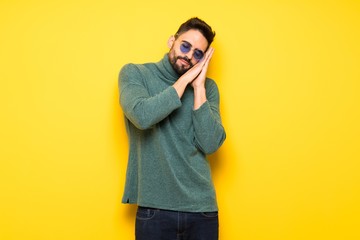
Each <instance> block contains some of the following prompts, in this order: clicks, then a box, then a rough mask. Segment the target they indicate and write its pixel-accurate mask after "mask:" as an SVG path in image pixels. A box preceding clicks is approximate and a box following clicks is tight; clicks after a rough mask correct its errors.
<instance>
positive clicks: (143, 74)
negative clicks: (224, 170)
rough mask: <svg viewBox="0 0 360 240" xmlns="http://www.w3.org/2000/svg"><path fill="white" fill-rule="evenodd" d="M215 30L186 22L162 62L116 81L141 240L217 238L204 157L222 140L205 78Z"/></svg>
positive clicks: (127, 195)
mask: <svg viewBox="0 0 360 240" xmlns="http://www.w3.org/2000/svg"><path fill="white" fill-rule="evenodd" d="M214 36H215V32H213V31H212V29H211V27H210V26H209V25H208V24H207V23H205V22H204V21H202V20H200V19H199V18H191V19H189V20H188V21H186V22H185V23H183V24H182V25H181V26H180V28H179V30H178V31H177V33H176V34H175V35H174V36H171V37H170V38H169V40H168V46H169V48H170V51H169V52H168V53H167V54H165V56H164V57H163V58H162V59H161V60H160V61H159V62H157V63H146V64H127V65H125V66H124V67H123V68H122V69H121V71H120V75H119V91H120V104H121V107H122V109H123V112H124V114H125V116H126V118H125V125H126V130H127V134H128V137H129V146H130V150H129V158H128V168H127V175H126V185H125V192H124V195H123V200H122V201H123V203H133V204H138V210H137V215H136V224H135V235H136V239H137V240H144V239H147V240H158V239H164V240H169V239H194V240H195V239H196V240H201V239H204V240H205V239H206V240H213V239H214V240H215V239H218V214H217V211H218V208H217V203H216V195H215V190H214V186H213V183H212V180H211V172H210V167H209V163H208V161H207V160H206V155H207V154H210V153H213V152H215V151H216V150H217V149H218V148H219V147H220V146H221V145H222V143H223V142H224V140H225V131H224V128H223V126H222V124H221V118H220V113H219V92H218V88H217V86H216V83H215V82H214V81H213V80H212V79H209V78H207V77H206V73H207V70H208V66H209V62H210V59H211V57H212V54H213V52H214V50H213V48H211V47H210V44H211V42H212V41H213V39H214Z"/></svg>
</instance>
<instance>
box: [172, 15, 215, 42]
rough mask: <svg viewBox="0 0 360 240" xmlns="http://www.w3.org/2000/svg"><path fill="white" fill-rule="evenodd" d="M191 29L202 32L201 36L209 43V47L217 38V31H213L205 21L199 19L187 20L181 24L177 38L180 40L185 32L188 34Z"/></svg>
mask: <svg viewBox="0 0 360 240" xmlns="http://www.w3.org/2000/svg"><path fill="white" fill-rule="evenodd" d="M191 29H195V30H198V31H200V32H201V34H202V35H203V36H204V37H205V38H206V40H207V41H208V44H209V46H210V44H211V43H212V42H213V40H214V37H215V31H213V30H212V29H211V27H210V26H209V25H208V24H207V23H206V22H205V21H203V20H201V19H199V18H197V17H193V18H190V19H189V20H187V21H186V22H184V23H183V24H181V26H180V27H179V29H178V30H177V32H176V34H175V38H178V37H179V36H180V35H181V34H183V33H184V32H187V31H189V30H191Z"/></svg>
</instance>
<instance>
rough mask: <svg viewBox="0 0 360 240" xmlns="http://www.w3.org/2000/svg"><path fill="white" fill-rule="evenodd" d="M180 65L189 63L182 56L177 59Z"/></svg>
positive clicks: (188, 64)
mask: <svg viewBox="0 0 360 240" xmlns="http://www.w3.org/2000/svg"><path fill="white" fill-rule="evenodd" d="M178 60H179V61H180V63H181V64H182V65H186V66H190V63H189V62H188V61H186V60H185V59H183V58H179V59H178Z"/></svg>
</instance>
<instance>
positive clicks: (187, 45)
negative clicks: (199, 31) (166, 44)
mask: <svg viewBox="0 0 360 240" xmlns="http://www.w3.org/2000/svg"><path fill="white" fill-rule="evenodd" d="M191 47H192V45H191V44H190V43H188V42H185V41H184V42H182V43H181V44H180V51H181V52H182V53H188V52H190V50H191ZM193 57H194V58H195V59H196V60H197V61H200V60H201V59H202V58H203V57H204V52H203V51H201V50H199V49H195V50H194V53H193Z"/></svg>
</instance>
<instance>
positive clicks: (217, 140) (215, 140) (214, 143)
mask: <svg viewBox="0 0 360 240" xmlns="http://www.w3.org/2000/svg"><path fill="white" fill-rule="evenodd" d="M225 139H226V134H225V132H224V133H223V134H221V135H220V136H217V137H216V136H212V137H210V136H209V139H208V140H209V141H208V142H207V143H206V144H202V145H200V146H199V148H200V149H201V151H202V152H203V153H205V154H206V155H209V154H213V153H214V152H216V151H217V150H218V149H219V148H220V147H221V145H222V144H223V143H224V141H225Z"/></svg>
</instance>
